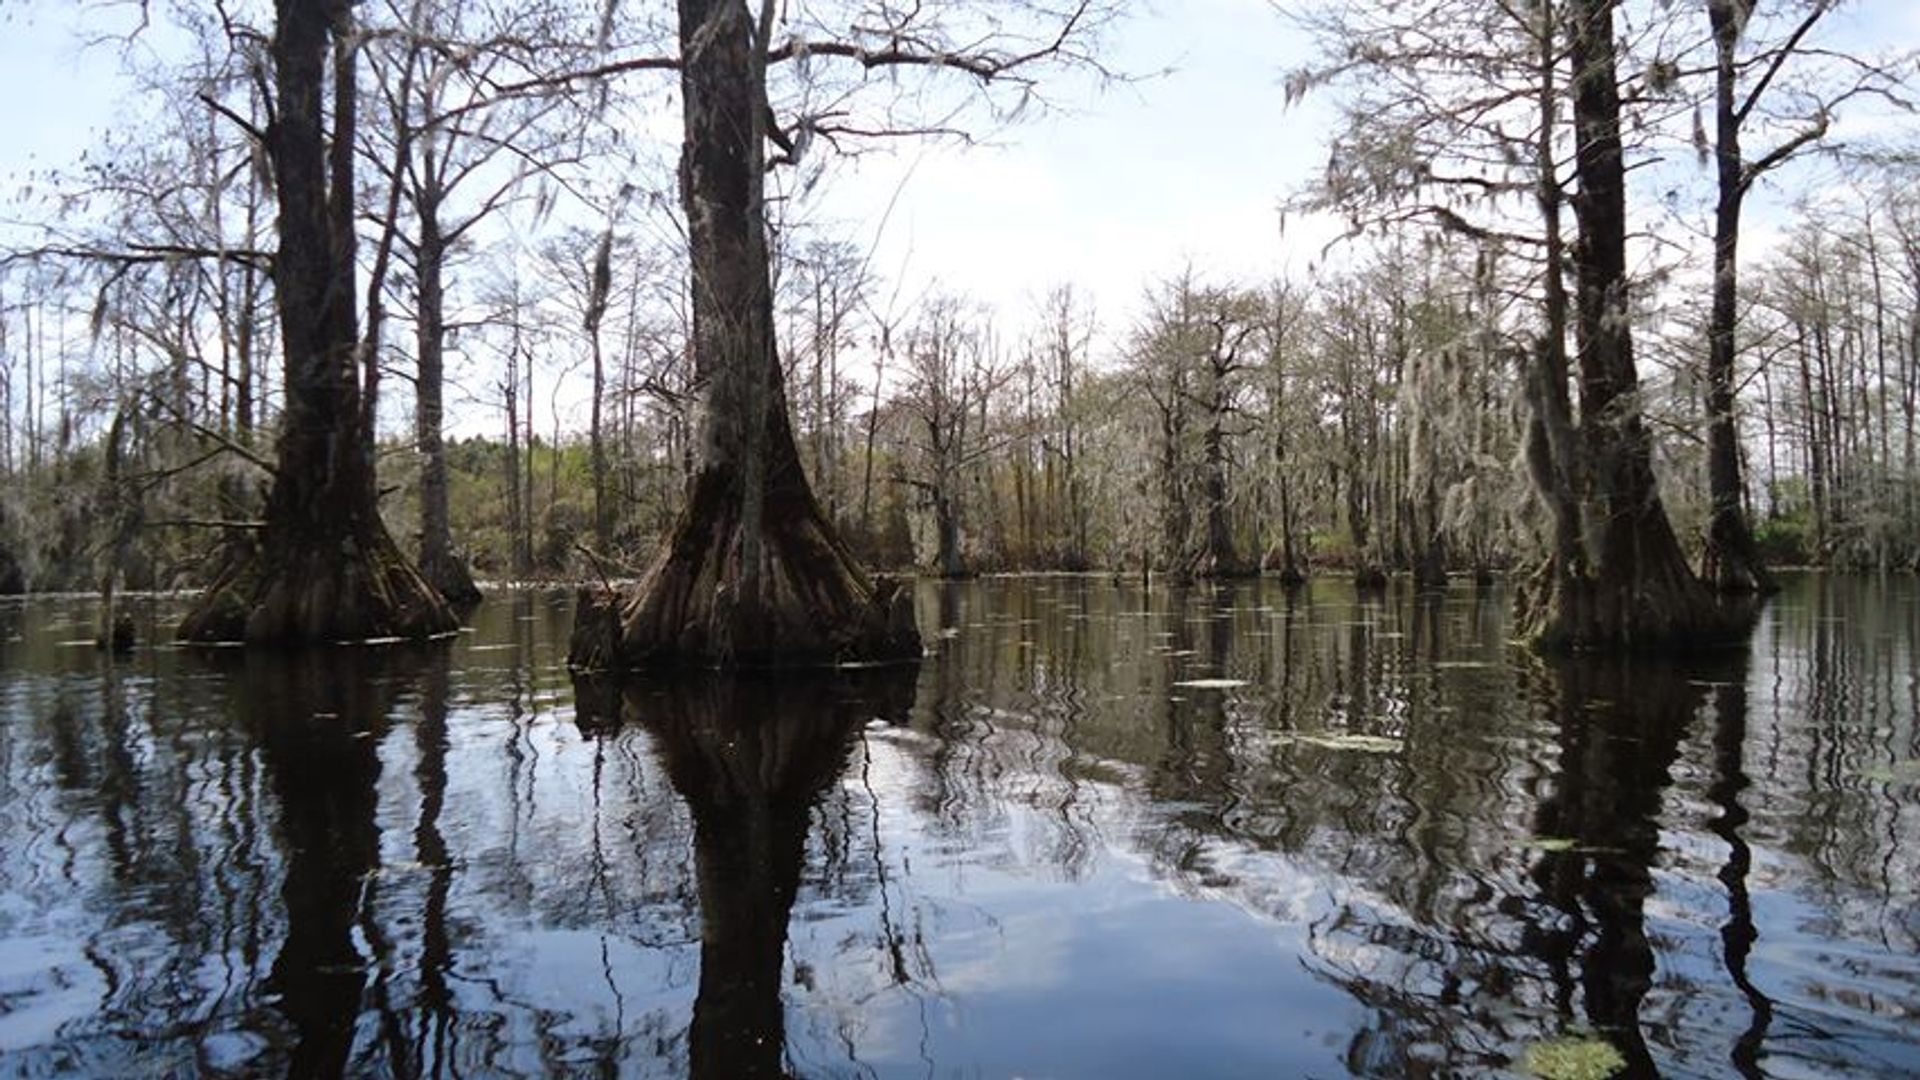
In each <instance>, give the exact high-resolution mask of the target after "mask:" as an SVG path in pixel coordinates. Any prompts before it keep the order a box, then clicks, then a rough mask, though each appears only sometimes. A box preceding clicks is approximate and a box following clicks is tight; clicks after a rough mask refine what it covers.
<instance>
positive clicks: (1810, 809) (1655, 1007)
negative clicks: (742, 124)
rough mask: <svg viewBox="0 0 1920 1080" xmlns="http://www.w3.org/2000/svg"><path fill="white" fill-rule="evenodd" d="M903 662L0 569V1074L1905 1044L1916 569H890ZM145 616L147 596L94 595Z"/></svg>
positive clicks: (1347, 1070) (522, 601) (1644, 1062)
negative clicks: (101, 623)
mask: <svg viewBox="0 0 1920 1080" xmlns="http://www.w3.org/2000/svg"><path fill="white" fill-rule="evenodd" d="M920 588H921V592H920V594H919V603H920V615H921V620H922V625H923V627H924V629H925V631H926V633H927V640H928V644H929V647H930V651H931V655H929V657H928V658H927V660H926V661H925V662H924V663H923V664H922V665H921V666H920V667H919V668H918V670H917V671H914V670H907V671H885V670H879V671H869V672H861V673H855V674H850V675H847V676H845V677H841V678H835V679H820V678H800V677H786V678H782V679H778V680H773V679H759V680H756V679H741V680H734V681H722V680H717V679H694V680H682V681H679V682H675V683H663V682H648V681H642V682H629V683H627V684H626V685H623V686H606V685H598V684H585V683H583V684H581V685H579V686H576V685H575V683H574V682H573V681H572V680H571V679H570V678H569V676H568V674H567V672H566V670H565V667H564V652H565V642H566V635H567V631H568V628H569V626H570V619H571V612H570V607H571V601H570V599H569V598H568V597H567V596H564V595H551V596H549V595H542V594H536V593H529V592H503V593H497V594H494V595H492V596H491V597H490V598H489V599H488V600H487V602H486V603H485V604H484V605H483V606H482V607H481V608H480V609H479V610H478V611H477V612H476V613H475V614H474V616H473V617H472V619H471V630H470V631H468V632H466V633H463V634H462V635H461V636H460V637H459V638H458V639H457V640H456V641H454V642H451V643H448V644H444V645H441V646H438V647H435V648H430V649H416V648H392V649H365V648H341V649H334V650H323V651H319V652H316V653H309V654H305V655H300V656H269V655H259V654H241V653H239V652H237V651H212V652H197V653H196V652H186V651H181V650H177V649H173V648H168V647H162V648H146V647H143V648H141V649H140V650H138V651H136V652H135V653H133V654H132V655H130V656H128V657H125V658H122V659H120V660H118V661H117V662H113V663H111V664H110V663H109V662H108V661H107V659H106V658H103V657H102V656H100V655H99V654H97V653H96V652H95V651H94V650H93V649H92V648H91V647H90V645H89V644H88V643H87V641H86V639H87V638H88V637H90V630H91V618H92V608H91V602H90V601H87V600H77V599H76V600H68V599H49V598H36V599H32V600H27V601H20V600H9V601H4V602H0V1076H27V1077H33V1076H54V1075H85V1076H94V1075H98V1076H123V1075H137V1076H254V1075H282V1074H294V1075H317V1076H331V1075H354V1076H359V1075H401V1076H416V1075H429V1076H447V1077H454V1076H459V1077H478V1076H503V1075H508V1076H510V1075H608V1076H654V1075H662V1076H673V1075H682V1074H687V1073H692V1074H695V1075H699V1076H704V1077H743V1076H753V1075H777V1074H781V1073H786V1074H792V1075H799V1076H808V1077H813V1076H910V1077H943V1076H968V1077H973V1076H985V1077H996V1076H1015V1075H1018V1076H1027V1077H1049V1076H1059V1077H1070V1076H1087V1077H1122V1076H1142V1077H1161V1076H1165V1077H1173V1076H1180V1077H1187V1076H1195V1077H1200V1076H1250V1077H1251V1076H1258V1077H1291V1076H1337V1075H1343V1074H1356V1075H1371V1076H1394V1077H1397V1076H1409V1075H1415V1076H1417V1075H1465V1076H1482V1075H1499V1074H1502V1073H1509V1074H1515V1075H1522V1074H1528V1073H1533V1074H1543V1073H1544V1074H1547V1075H1556V1074H1558V1075H1568V1076H1571V1075H1580V1074H1581V1073H1580V1072H1579V1070H1580V1069H1581V1068H1583V1067H1593V1066H1598V1068H1597V1069H1594V1071H1593V1072H1591V1073H1590V1075H1599V1074H1601V1073H1603V1072H1605V1071H1606V1070H1607V1069H1608V1068H1614V1069H1617V1070H1622V1071H1625V1072H1628V1073H1638V1074H1650V1073H1653V1072H1659V1073H1662V1074H1666V1075H1681V1076H1684V1075H1694V1076H1728V1075H1742V1074H1744V1075H1751V1076H1759V1075H1768V1076H1831V1075H1872V1076H1900V1075H1920V722H1917V721H1916V715H1917V714H1920V594H1916V587H1915V583H1914V581H1913V579H1911V578H1892V579H1884V580H1882V579H1872V580H1868V579H1855V578H1841V577H1831V578H1829V577H1801V578H1796V579H1793V580H1791V581H1790V582H1789V585H1788V589H1787V591H1786V593H1785V594H1784V595H1783V596H1781V597H1780V598H1778V599H1777V600H1776V601H1775V602H1774V603H1773V604H1771V605H1770V606H1769V607H1768V608H1767V610H1766V612H1765V614H1764V616H1763V618H1762V621H1761V623H1760V625H1759V627H1758V628H1757V630H1756V632H1755V635H1754V638H1753V644H1752V647H1751V649H1750V650H1749V651H1748V652H1746V653H1743V654H1740V655H1735V656H1727V657H1721V658H1717V659H1713V660H1710V661H1706V662H1700V663H1688V664H1685V665H1676V664H1663V663H1655V662H1647V661H1641V662H1634V663H1621V662H1609V661H1599V660H1580V661H1575V662H1572V663H1560V664H1550V663H1546V662H1543V661H1540V660H1538V659H1535V658H1533V657H1531V656H1528V655H1526V654H1524V653H1523V652H1521V651H1520V650H1518V649H1516V648H1514V647H1512V646H1511V645H1510V644H1509V642H1508V640H1507V639H1508V636H1509V634H1510V632H1511V631H1510V628H1509V624H1508V619H1507V613H1508V598H1507V596H1506V595H1505V594H1504V593H1502V592H1500V591H1499V590H1492V591H1476V590H1475V589H1473V588H1472V587H1471V586H1462V587H1457V588H1454V589H1452V590H1449V591H1447V592H1445V593H1443V594H1428V595H1416V594H1413V593H1411V592H1409V591H1407V590H1405V589H1404V588H1397V589H1396V590H1394V591H1389V592H1387V593H1385V594H1384V595H1380V596H1373V597H1363V596H1356V595H1355V593H1354V592H1353V590H1352V589H1351V588H1350V587H1349V586H1347V585H1346V584H1344V583H1341V582H1316V583H1314V584H1312V585H1311V586H1309V587H1308V588H1307V589H1305V590H1304V591H1300V592H1297V593H1291V594H1290V593H1288V592H1287V591H1286V590H1283V589H1282V588H1281V587H1280V586H1279V585H1278V584H1277V583H1267V582H1253V583H1246V584H1243V585H1233V586H1221V587H1194V588H1189V589H1178V590H1176V589H1168V588H1163V587H1155V588H1153V589H1151V590H1144V591H1143V590H1142V589H1140V588H1139V587H1138V586H1137V585H1133V584H1125V585H1113V584H1110V583H1108V582H1107V581H1106V580H1104V579H1098V578H1073V577H1062V578H1029V579H1010V580H989V581H981V582H973V583H967V584H962V585H952V586H942V585H935V584H931V583H924V584H922V585H921V587H920ZM138 603H139V604H140V605H141V606H139V607H138V609H137V610H138V613H139V615H140V617H141V619H142V631H143V636H142V641H153V640H156V636H160V637H163V636H164V631H165V628H166V627H167V626H168V625H169V624H170V623H171V622H172V621H173V620H174V619H176V618H177V616H178V614H179V610H178V606H177V604H176V602H174V601H172V600H150V601H144V602H138Z"/></svg>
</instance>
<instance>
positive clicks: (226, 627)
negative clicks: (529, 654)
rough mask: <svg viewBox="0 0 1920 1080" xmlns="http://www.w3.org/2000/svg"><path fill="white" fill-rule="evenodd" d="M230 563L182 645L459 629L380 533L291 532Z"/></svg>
mask: <svg viewBox="0 0 1920 1080" xmlns="http://www.w3.org/2000/svg"><path fill="white" fill-rule="evenodd" d="M264 539H265V541H266V542H264V543H262V544H260V545H258V546H256V547H253V548H250V549H246V550H242V551H237V552H234V553H233V554H232V556H231V557H230V559H229V562H228V564H227V567H226V569H225V570H224V571H222V572H221V574H220V576H219V577H218V578H217V579H215V581H214V582H213V584H212V585H210V586H209V587H208V588H207V591H206V592H205V593H204V594H203V595H202V596H201V598H200V600H199V602H198V603H197V604H195V605H194V607H193V610H192V611H190V612H189V613H188V614H187V617H186V619H185V620H184V621H183V622H182V623H181V624H180V629H179V632H178V635H177V636H178V637H179V639H180V640H181V641H187V642H201V643H208V642H231V641H239V642H244V643H246V644H248V645H315V644H325V643H329V642H351V641H366V640H369V639H381V638H405V639H410V640H421V639H425V638H429V637H433V636H435V635H437V634H445V633H451V632H452V631H454V630H456V629H458V628H459V623H458V621H457V620H456V619H455V618H454V616H453V613H452V611H450V610H449V609H448V607H447V605H446V603H445V601H443V600H442V599H441V597H440V594H439V593H438V592H436V591H435V590H434V589H433V587H432V586H430V585H428V584H427V583H426V581H425V580H424V579H422V578H421V576H420V574H419V573H418V572H417V571H415V570H414V568H413V567H412V565H411V564H409V563H408V561H407V559H406V557H405V556H404V555H402V554H401V553H400V549H399V547H398V546H397V545H395V544H394V542H393V539H392V538H391V537H390V536H388V535H387V532H386V529H385V528H384V527H382V526H380V525H378V524H375V525H372V526H369V527H365V528H360V529H355V530H353V534H352V535H346V536H337V535H336V536H310V535H309V536H302V535H299V534H298V533H296V532H294V531H293V530H288V531H287V532H286V533H283V534H282V535H280V536H278V537H277V538H276V537H271V536H270V537H267V538H264Z"/></svg>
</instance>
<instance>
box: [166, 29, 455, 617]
mask: <svg viewBox="0 0 1920 1080" xmlns="http://www.w3.org/2000/svg"><path fill="white" fill-rule="evenodd" d="M350 18H351V13H350V9H349V5H348V4H347V3H346V2H345V0H332V2H327V3H321V2H303V0H281V2H280V3H279V5H278V22H277V25H276V27H275V32H274V39H273V49H272V51H273V59H274V80H275V84H276V89H277V91H278V96H279V103H278V104H279V111H278V115H277V117H276V119H275V121H274V124H273V127H272V129H271V130H270V132H269V136H270V137H269V147H268V149H269V151H270V153H271V155H272V158H273V166H274V180H275V183H276V185H277V187H278V190H279V196H280V199H279V201H280V218H279V230H280V250H279V253H278V255H277V256H276V257H275V259H274V272H275V284H276V285H277V286H278V288H277V297H276V299H277V301H278V305H279V310H280V332H281V337H282V342H283V346H284V349H285V364H286V375H285V381H286V409H285V412H284V414H283V416H282V417H281V430H280V438H279V460H278V463H277V465H276V467H275V474H274V482H273V490H272V493H271V494H270V495H269V496H268V498H267V511H266V528H265V529H264V530H262V532H261V534H260V537H259V540H258V543H257V545H256V546H255V547H254V548H252V549H251V550H250V551H248V552H244V553H241V554H240V555H238V556H237V557H234V558H232V559H230V561H229V562H228V564H227V566H226V567H225V568H224V569H223V570H222V571H221V573H220V575H219V577H218V578H217V579H216V581H215V582H214V584H213V585H212V586H211V587H210V588H209V589H208V590H207V592H206V594H205V595H204V596H203V597H202V598H201V600H200V602H199V603H198V604H197V605H196V606H195V607H194V609H193V610H192V611H191V612H190V613H189V614H188V615H187V618H186V620H185V621H184V622H183V623H182V624H181V626H180V631H179V634H180V637H181V638H182V639H183V640H187V641H221V640H243V641H246V642H248V643H249V644H302V643H312V642H323V641H335V640H342V639H353V640H357V639H362V638H372V637H410V638H423V637H428V636H431V635H433V634H438V633H442V632H446V631H451V630H453V629H455V626H456V624H455V621H454V618H453V616H452V614H451V613H450V612H449V611H448V610H447V607H446V604H445V603H444V602H443V601H442V600H441V599H440V596H439V594H438V593H436V592H434V591H433V589H432V588H431V587H430V586H428V585H427V583H426V582H425V581H423V580H422V579H421V578H420V575H419V574H418V573H417V572H415V570H414V569H413V567H412V566H411V565H410V564H409V563H408V562H407V560H406V557H405V556H404V555H402V554H401V553H400V549H399V548H398V547H397V546H396V545H395V544H394V542H393V539H392V537H390V536H389V535H388V534H387V530H386V526H385V525H384V524H383V523H382V522H381V520H380V513H379V507H378V503H377V491H376V489H375V483H374V471H373V460H372V458H371V457H370V456H369V455H368V454H367V452H366V448H365V445H364V443H363V441H362V437H361V427H360V425H361V424H362V423H363V422H365V417H364V415H363V409H362V399H361V395H360V387H359V383H358V371H357V368H356V364H355V361H356V359H357V358H358V352H359V350H358V347H357V346H358V335H357V332H356V328H355V315H354V286H353V278H354V261H353V260H354V231H353V224H354V223H353V213H354V191H353V133H352V129H353V106H354V87H353V79H352V71H353V62H352V59H351V46H350V45H349V44H348V43H347V42H346V41H345V36H346V31H347V28H348V23H349V20H350ZM330 43H331V44H332V46H333V50H334V54H335V55H334V71H335V85H334V88H333V89H334V100H333V109H332V115H333V120H334V131H333V135H334V138H333V140H332V144H331V147H330V146H329V142H328V138H327V134H326V132H325V131H324V130H323V128H322V117H323V115H324V113H325V111H326V110H325V109H324V108H323V102H322V98H323V96H324V91H325V88H326V74H327V58H328V51H329V44H330ZM330 150H331V153H330V152H329V151H330Z"/></svg>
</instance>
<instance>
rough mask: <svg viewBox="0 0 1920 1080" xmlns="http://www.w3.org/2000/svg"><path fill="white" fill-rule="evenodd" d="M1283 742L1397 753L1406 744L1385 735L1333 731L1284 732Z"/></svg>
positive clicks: (1325, 747)
mask: <svg viewBox="0 0 1920 1080" xmlns="http://www.w3.org/2000/svg"><path fill="white" fill-rule="evenodd" d="M1279 738H1280V741H1282V742H1291V743H1301V744H1304V745H1306V746H1317V747H1319V748H1321V749H1322V750H1351V751H1354V752H1355V753H1361V754H1397V753H1399V752H1400V749H1401V747H1403V746H1405V745H1406V744H1405V743H1403V742H1401V741H1400V740H1399V739H1389V738H1387V737H1386V736H1385V735H1346V734H1339V733H1335V732H1331V731H1294V732H1282V733H1281V734H1280V736H1279Z"/></svg>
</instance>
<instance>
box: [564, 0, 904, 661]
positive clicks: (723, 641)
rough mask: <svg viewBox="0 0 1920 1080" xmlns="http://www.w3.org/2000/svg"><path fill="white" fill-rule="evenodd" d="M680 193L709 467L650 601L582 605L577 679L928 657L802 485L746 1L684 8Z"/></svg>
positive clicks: (632, 598)
mask: <svg viewBox="0 0 1920 1080" xmlns="http://www.w3.org/2000/svg"><path fill="white" fill-rule="evenodd" d="M679 15H680V57H681V66H680V78H681V96H682V103H683V109H684V115H685V132H686V135H685V139H686V142H685V144H684V146H683V148H682V151H681V154H682V157H681V167H680V177H681V195H682V199H683V201H684V203H685V208H686V215H687V229H688V247H689V250H690V253H691V255H692V263H693V267H692V270H693V274H692V278H693V282H692V284H693V348H694V360H695V366H696V368H697V369H698V371H699V372H700V374H701V375H702V376H704V377H705V378H706V380H707V409H706V418H705V425H706V427H705V432H704V439H703V444H704V446H703V449H704V453H703V455H702V460H701V462H700V467H699V472H698V474H697V475H696V476H695V478H694V482H693V485H692V490H691V493H690V496H689V498H688V500H687V503H686V505H685V507H684V508H683V509H682V510H681V513H680V516H679V518H678V520H677V521H676V522H675V525H674V529H673V533H672V535H671V537H670V538H669V539H668V541H667V543H666V544H665V545H664V548H663V551H662V553H661V555H660V557H659V559H658V560H657V561H656V562H655V563H654V564H653V566H652V568H651V569H650V570H649V571H648V573H647V575H646V577H645V578H644V579H643V580H642V581H641V583H640V584H639V586H638V587H637V588H635V589H633V590H631V591H627V592H623V593H619V594H609V593H604V592H603V593H600V594H597V595H592V596H588V597H585V598H583V603H582V604H581V607H580V610H579V615H578V617H577V621H576V624H575V628H574V635H573V644H572V649H571V652H570V656H569V662H570V663H572V664H573V665H574V666H576V667H588V668H592V667H627V668H632V667H649V666H786V665H811V664H829V663H836V662H851V661H879V660H904V659H913V658H918V657H919V656H920V637H919V632H918V630H917V629H916V627H915V626H914V622H913V607H912V597H911V593H910V592H907V591H903V590H900V589H899V588H897V587H896V586H894V585H892V584H891V583H883V584H881V585H879V586H878V587H876V585H875V583H873V582H871V581H869V580H868V578H867V577H866V575H865V574H864V573H863V572H862V571H861V569H860V567H859V566H858V565H857V564H856V563H855V561H854V559H853V557H852V555H851V554H850V553H849V552H848V550H847V549H846V547H845V546H844V545H843V544H842V543H841V541H840V538H839V537H838V536H837V535H835V533H834V530H833V527H832V525H831V523H829V522H828V521H827V519H826V516H825V515H824V514H822V513H821V511H820V507H819V504H818V503H817V502H816V501H815V500H814V497H813V492H812V490H811V489H810V488H809V487H808V484H807V478H806V473H805V470H804V469H803V468H802V467H801V463H800V457H799V454H798V452H797V450H796V449H795V446H794V440H793V432H792V428H791V426H790V424H789V421H788V419H787V403H786V394H785V391H784V387H783V385H782V381H781V372H780V365H779V362H778V359H777V356H776V353H775V349H774V336H773V334H774V331H773V291H772V288H771V286H770V282H769V268H768V253H767V244H766V233H765V221H764V206H763V204H762V200H763V194H764V184H765V179H764V155H763V147H762V140H763V138H764V136H765V129H764V122H765V121H764V116H765V111H766V92H765V68H764V58H763V57H761V56H759V55H757V54H756V51H755V46H754V27H753V25H752V23H751V21H750V20H749V17H748V14H747V9H746V7H745V5H743V4H740V3H738V2H737V0H680V5H679Z"/></svg>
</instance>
